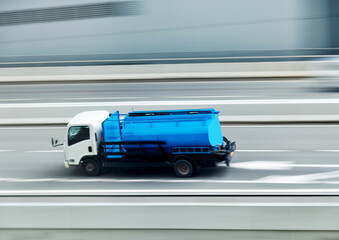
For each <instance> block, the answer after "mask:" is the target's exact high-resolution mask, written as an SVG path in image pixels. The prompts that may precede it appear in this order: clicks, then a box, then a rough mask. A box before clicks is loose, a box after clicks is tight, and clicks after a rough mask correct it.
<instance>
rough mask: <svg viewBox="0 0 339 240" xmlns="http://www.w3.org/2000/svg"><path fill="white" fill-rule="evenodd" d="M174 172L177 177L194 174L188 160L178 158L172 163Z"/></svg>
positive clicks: (186, 176)
mask: <svg viewBox="0 0 339 240" xmlns="http://www.w3.org/2000/svg"><path fill="white" fill-rule="evenodd" d="M174 173H175V174H176V175H177V176H178V177H182V178H188V177H191V176H192V175H193V174H194V167H193V165H192V163H191V162H190V161H188V160H186V159H180V160H178V161H176V163H175V164H174Z"/></svg>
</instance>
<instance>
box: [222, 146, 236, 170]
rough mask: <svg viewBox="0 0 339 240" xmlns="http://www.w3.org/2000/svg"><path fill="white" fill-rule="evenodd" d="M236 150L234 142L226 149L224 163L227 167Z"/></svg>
mask: <svg viewBox="0 0 339 240" xmlns="http://www.w3.org/2000/svg"><path fill="white" fill-rule="evenodd" d="M236 149H237V144H236V143H235V142H231V143H230V144H229V147H228V149H227V153H226V156H225V162H226V165H227V166H229V164H230V162H231V160H232V158H233V156H234V153H235V150H236Z"/></svg>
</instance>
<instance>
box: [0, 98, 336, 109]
mask: <svg viewBox="0 0 339 240" xmlns="http://www.w3.org/2000/svg"><path fill="white" fill-rule="evenodd" d="M338 103H339V99H338V98H334V99H248V100H243V99H238V100H194V101H134V102H133V101H128V102H53V103H7V104H6V103H4V104H0V108H41V107H98V106H100V107H111V106H131V105H132V106H173V105H177V106H184V105H189V106H191V105H194V106H199V105H204V106H205V105H246V104H247V105H261V104H338Z"/></svg>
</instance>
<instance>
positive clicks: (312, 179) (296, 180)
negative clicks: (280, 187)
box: [254, 171, 339, 184]
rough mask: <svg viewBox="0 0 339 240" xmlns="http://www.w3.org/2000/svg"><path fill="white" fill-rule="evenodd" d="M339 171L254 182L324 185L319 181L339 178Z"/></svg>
mask: <svg viewBox="0 0 339 240" xmlns="http://www.w3.org/2000/svg"><path fill="white" fill-rule="evenodd" d="M338 177H339V171H332V172H323V173H311V174H303V175H294V176H268V177H264V178H261V179H257V180H254V182H257V183H282V184H290V183H293V184H305V183H308V184H310V183H319V182H320V183H322V182H321V181H319V180H322V179H329V178H338Z"/></svg>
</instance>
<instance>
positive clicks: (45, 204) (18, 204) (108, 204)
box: [0, 202, 339, 207]
mask: <svg viewBox="0 0 339 240" xmlns="http://www.w3.org/2000/svg"><path fill="white" fill-rule="evenodd" d="M59 206H60V207H78V206H79V207H80V206H89V207H91V206H100V207H115V206H116V207H137V206H142V207H152V206H193V207H199V206H202V207H203V206H206V207H208V206H210V207H237V206H238V207H322V206H327V207H332V206H333V207H338V206H339V203H335V202H319V203H308V202H302V203H300V202H298V203H285V202H268V203H240V202H233V203H219V202H217V203H211V202H131V203H126V202H16V203H13V202H5V203H0V207H59Z"/></svg>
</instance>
